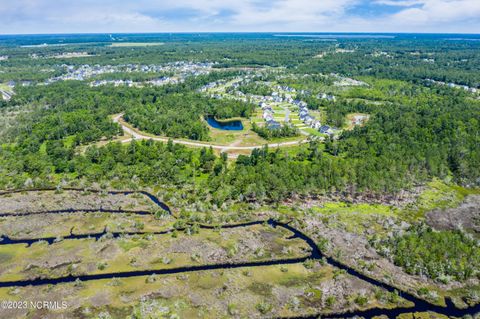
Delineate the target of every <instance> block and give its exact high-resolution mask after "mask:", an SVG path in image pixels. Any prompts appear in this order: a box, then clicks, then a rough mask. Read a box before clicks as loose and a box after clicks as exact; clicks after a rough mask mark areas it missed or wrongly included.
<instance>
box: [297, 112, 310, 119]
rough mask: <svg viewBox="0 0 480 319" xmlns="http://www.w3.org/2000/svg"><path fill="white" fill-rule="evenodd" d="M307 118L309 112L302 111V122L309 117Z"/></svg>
mask: <svg viewBox="0 0 480 319" xmlns="http://www.w3.org/2000/svg"><path fill="white" fill-rule="evenodd" d="M307 116H308V112H307V111H301V112H300V114H299V117H300V120H302V121H304V120H305V117H307Z"/></svg>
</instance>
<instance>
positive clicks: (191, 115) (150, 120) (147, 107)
mask: <svg viewBox="0 0 480 319" xmlns="http://www.w3.org/2000/svg"><path fill="white" fill-rule="evenodd" d="M254 108H255V105H253V104H250V103H244V102H238V101H233V100H218V99H211V98H205V97H203V96H201V95H200V94H191V93H184V94H167V95H160V96H158V97H157V96H154V97H153V99H152V101H148V102H147V101H145V103H138V104H136V105H134V106H133V105H132V106H130V107H129V108H128V110H127V111H126V112H125V116H124V118H125V120H126V121H127V122H129V123H131V124H133V125H134V126H135V127H137V128H139V129H141V130H143V131H146V132H150V133H153V134H155V135H164V136H169V137H184V138H189V139H192V140H208V139H209V129H208V127H207V124H206V123H205V122H204V121H203V120H202V119H203V118H204V116H205V115H210V116H215V117H216V118H220V119H226V118H230V117H246V118H248V117H250V115H251V114H252V112H253V110H254Z"/></svg>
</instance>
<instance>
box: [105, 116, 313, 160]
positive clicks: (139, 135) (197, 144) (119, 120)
mask: <svg viewBox="0 0 480 319" xmlns="http://www.w3.org/2000/svg"><path fill="white" fill-rule="evenodd" d="M122 116H123V114H119V115H116V116H115V117H114V118H113V121H114V122H115V123H118V124H120V126H121V127H122V129H123V131H124V132H125V133H126V134H128V135H130V136H132V138H130V139H126V140H122V143H129V142H131V141H132V140H133V139H135V140H145V139H146V140H154V141H160V142H168V140H169V138H167V137H159V136H155V137H153V136H148V135H144V134H142V133H141V132H139V131H137V130H134V129H131V128H130V127H128V126H126V125H125V124H124V123H123V121H122V120H123V119H122ZM171 140H172V142H173V143H175V144H182V145H187V146H193V147H211V148H213V149H216V150H220V151H222V152H226V151H245V150H254V149H256V148H261V147H263V146H264V145H254V146H231V145H216V144H212V143H208V142H195V141H187V140H179V139H171ZM306 142H307V140H306V139H305V140H301V141H290V142H282V143H271V144H268V147H269V148H276V147H285V146H294V145H299V144H303V143H306Z"/></svg>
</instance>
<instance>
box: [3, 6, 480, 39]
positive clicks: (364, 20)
mask: <svg viewBox="0 0 480 319" xmlns="http://www.w3.org/2000/svg"><path fill="white" fill-rule="evenodd" d="M123 32H128V33H134V32H425V33H480V0H370V1H369V0H0V34H36V33H123Z"/></svg>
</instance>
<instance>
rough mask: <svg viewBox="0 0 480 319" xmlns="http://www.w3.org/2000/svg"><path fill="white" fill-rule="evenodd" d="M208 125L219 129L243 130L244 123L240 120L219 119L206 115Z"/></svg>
mask: <svg viewBox="0 0 480 319" xmlns="http://www.w3.org/2000/svg"><path fill="white" fill-rule="evenodd" d="M205 119H206V120H207V123H208V125H210V126H211V127H213V128H217V129H219V130H226V131H241V130H243V124H242V121H240V120H231V121H217V120H216V119H215V118H214V117H213V116H206V117H205Z"/></svg>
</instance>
